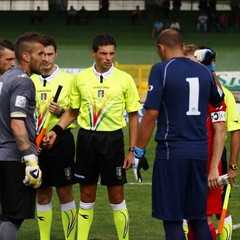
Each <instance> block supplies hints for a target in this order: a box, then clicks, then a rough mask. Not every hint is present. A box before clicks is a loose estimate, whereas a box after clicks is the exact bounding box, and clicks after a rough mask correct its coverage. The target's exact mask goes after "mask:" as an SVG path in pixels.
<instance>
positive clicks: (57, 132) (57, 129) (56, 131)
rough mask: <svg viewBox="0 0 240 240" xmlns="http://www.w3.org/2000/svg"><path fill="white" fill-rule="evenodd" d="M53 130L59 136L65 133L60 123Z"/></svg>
mask: <svg viewBox="0 0 240 240" xmlns="http://www.w3.org/2000/svg"><path fill="white" fill-rule="evenodd" d="M51 131H53V132H55V133H56V134H57V136H58V137H60V136H61V135H62V134H63V132H64V131H63V129H62V128H61V127H60V126H59V125H55V126H54V127H53V128H52V129H51Z"/></svg>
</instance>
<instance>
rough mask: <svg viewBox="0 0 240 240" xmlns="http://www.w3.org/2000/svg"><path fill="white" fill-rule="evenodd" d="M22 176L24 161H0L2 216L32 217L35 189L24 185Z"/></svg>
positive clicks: (33, 213)
mask: <svg viewBox="0 0 240 240" xmlns="http://www.w3.org/2000/svg"><path fill="white" fill-rule="evenodd" d="M24 177H25V164H24V163H21V162H13V161H12V162H9V161H0V196H1V203H2V217H3V218H12V219H29V218H34V215H35V205H36V189H34V188H32V187H27V186H25V185H24V184H23V179H24Z"/></svg>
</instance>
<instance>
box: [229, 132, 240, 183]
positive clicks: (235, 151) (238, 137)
mask: <svg viewBox="0 0 240 240" xmlns="http://www.w3.org/2000/svg"><path fill="white" fill-rule="evenodd" d="M239 147H240V130H235V131H231V139H230V160H229V164H238V156H239ZM227 173H228V176H229V181H230V183H231V184H233V183H234V181H235V178H236V177H237V175H238V170H237V169H235V170H233V169H231V168H228V170H227Z"/></svg>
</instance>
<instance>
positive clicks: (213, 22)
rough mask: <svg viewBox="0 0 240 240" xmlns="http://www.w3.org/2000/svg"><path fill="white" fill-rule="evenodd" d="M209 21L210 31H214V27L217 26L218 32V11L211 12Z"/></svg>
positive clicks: (217, 30)
mask: <svg viewBox="0 0 240 240" xmlns="http://www.w3.org/2000/svg"><path fill="white" fill-rule="evenodd" d="M208 22H209V24H208V30H209V32H211V31H212V28H215V30H216V32H220V25H219V18H218V15H217V13H216V12H211V14H210V17H209V21H208Z"/></svg>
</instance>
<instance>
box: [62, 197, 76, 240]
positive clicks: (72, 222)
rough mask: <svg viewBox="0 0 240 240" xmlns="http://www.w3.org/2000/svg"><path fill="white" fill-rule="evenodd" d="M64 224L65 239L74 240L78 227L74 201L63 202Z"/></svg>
mask: <svg viewBox="0 0 240 240" xmlns="http://www.w3.org/2000/svg"><path fill="white" fill-rule="evenodd" d="M61 210H62V224H63V231H64V236H65V240H74V239H75V235H76V227H77V210H76V204H75V202H74V201H72V202H70V203H66V204H61Z"/></svg>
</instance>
